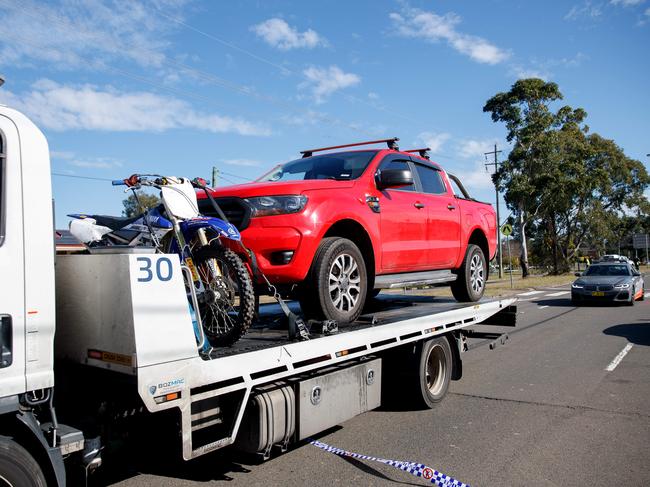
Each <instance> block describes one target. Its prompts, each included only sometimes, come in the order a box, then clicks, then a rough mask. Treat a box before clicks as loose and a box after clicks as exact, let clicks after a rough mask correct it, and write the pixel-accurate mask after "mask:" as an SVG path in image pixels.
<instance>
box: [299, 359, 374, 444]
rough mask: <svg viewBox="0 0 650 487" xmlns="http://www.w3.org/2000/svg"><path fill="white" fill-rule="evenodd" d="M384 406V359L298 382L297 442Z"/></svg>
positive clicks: (335, 370)
mask: <svg viewBox="0 0 650 487" xmlns="http://www.w3.org/2000/svg"><path fill="white" fill-rule="evenodd" d="M380 405H381V359H374V360H370V361H368V362H362V363H360V364H358V365H354V366H352V367H346V368H342V369H341V368H338V370H337V369H336V368H334V370H333V371H331V372H328V373H325V374H323V375H318V376H316V377H313V378H311V379H307V380H305V381H301V382H299V383H298V417H299V419H298V439H300V440H302V439H305V438H308V437H309V436H311V435H313V434H316V433H318V432H320V431H323V430H326V429H327V428H331V427H332V426H336V425H337V424H340V423H342V422H344V421H347V420H348V419H350V418H353V417H354V416H356V415H358V414H361V413H364V412H366V411H370V410H371V409H375V408H378V407H379V406H380Z"/></svg>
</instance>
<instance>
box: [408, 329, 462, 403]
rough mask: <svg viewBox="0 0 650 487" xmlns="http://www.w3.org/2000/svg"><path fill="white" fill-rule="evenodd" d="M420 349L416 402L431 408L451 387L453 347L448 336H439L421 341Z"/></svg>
mask: <svg viewBox="0 0 650 487" xmlns="http://www.w3.org/2000/svg"><path fill="white" fill-rule="evenodd" d="M418 350H419V352H420V353H419V360H417V358H418V357H417V356H416V365H417V367H418V368H417V371H416V372H417V386H416V388H415V391H414V396H415V402H416V404H417V405H419V406H424V407H426V408H429V409H431V408H432V407H434V406H435V405H436V404H438V403H439V402H440V401H442V399H443V398H444V397H445V395H446V394H447V390H448V389H449V382H450V381H451V372H452V370H451V369H452V366H453V365H452V364H453V357H452V355H451V347H450V345H449V341H448V340H447V338H446V337H437V338H433V339H431V340H428V341H426V342H423V343H421V344H420V345H419V347H418Z"/></svg>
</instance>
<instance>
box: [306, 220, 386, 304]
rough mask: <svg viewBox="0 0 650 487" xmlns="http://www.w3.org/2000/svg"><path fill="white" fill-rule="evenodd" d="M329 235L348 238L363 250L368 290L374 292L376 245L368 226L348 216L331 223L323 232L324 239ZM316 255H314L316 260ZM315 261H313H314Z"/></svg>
mask: <svg viewBox="0 0 650 487" xmlns="http://www.w3.org/2000/svg"><path fill="white" fill-rule="evenodd" d="M327 237H341V238H346V239H348V240H350V241H351V242H353V243H354V244H355V245H356V246H357V247H358V248H359V250H360V251H361V255H362V257H363V260H364V262H365V264H366V274H367V276H368V290H369V292H372V289H373V287H374V284H375V273H376V267H375V266H376V259H375V255H376V254H375V246H374V243H373V241H372V239H371V238H370V234H369V233H368V231H367V230H366V228H365V227H364V226H363V225H362V224H361V223H359V222H358V221H356V220H352V219H349V218H346V219H344V220H339V221H337V222H336V223H334V224H332V225H330V227H329V228H328V229H327V231H326V232H325V233H324V234H323V236H322V238H321V240H322V239H324V238H327ZM315 259H316V256H314V260H315ZM312 262H313V261H312Z"/></svg>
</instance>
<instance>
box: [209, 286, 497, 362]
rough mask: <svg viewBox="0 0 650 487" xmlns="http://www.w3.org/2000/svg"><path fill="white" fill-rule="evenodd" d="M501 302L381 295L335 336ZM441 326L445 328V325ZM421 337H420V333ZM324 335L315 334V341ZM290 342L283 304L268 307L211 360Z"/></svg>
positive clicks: (291, 304) (295, 308)
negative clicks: (243, 333) (246, 331)
mask: <svg viewBox="0 0 650 487" xmlns="http://www.w3.org/2000/svg"><path fill="white" fill-rule="evenodd" d="M498 301H499V300H497V299H488V298H484V299H482V300H480V301H479V302H477V303H459V302H457V301H456V300H454V299H452V298H444V297H443V298H441V297H434V296H426V295H416V294H380V295H379V296H377V297H375V298H374V299H373V300H372V303H370V305H369V306H366V310H365V313H364V314H363V315H362V316H360V317H359V319H358V320H357V321H355V322H354V323H349V324H343V325H339V331H338V333H336V334H335V335H334V336H341V335H345V334H346V333H349V332H352V331H358V330H364V329H370V328H375V329H376V328H379V327H384V326H390V325H394V324H397V323H403V322H405V321H410V320H417V321H422V320H430V321H431V322H432V323H433V322H434V321H437V320H436V315H438V314H439V313H445V312H448V311H454V310H460V309H464V310H467V309H468V308H474V307H475V306H476V305H484V304H488V303H496V302H498ZM288 304H289V307H290V308H291V310H292V311H293V312H294V313H300V306H299V305H298V303H296V302H289V303H288ZM441 318H442V317H441ZM464 321H467V323H464V324H469V321H468V320H467V318H465V319H464ZM473 321H476V320H473ZM440 324H441V325H443V326H444V323H440ZM436 331H438V330H436ZM407 335H408V334H407ZM417 335H420V333H418V334H417ZM324 336H325V335H320V334H315V333H312V334H311V340H315V339H319V338H322V337H324ZM290 343H297V342H296V341H295V340H290V339H289V338H288V336H287V327H286V320H285V319H284V314H283V313H282V310H281V309H280V307H279V305H277V304H265V305H262V306H261V307H260V319H259V320H258V322H257V323H255V324H253V326H252V327H251V329H250V330H249V331H248V333H247V334H246V335H244V337H242V338H241V339H240V340H239V341H238V342H236V343H235V344H234V345H233V346H231V347H225V348H219V349H215V350H213V351H212V353H211V354H210V358H211V359H216V358H222V357H228V356H232V355H238V354H242V353H248V352H254V351H259V350H264V349H267V348H272V347H277V346H281V345H287V344H290Z"/></svg>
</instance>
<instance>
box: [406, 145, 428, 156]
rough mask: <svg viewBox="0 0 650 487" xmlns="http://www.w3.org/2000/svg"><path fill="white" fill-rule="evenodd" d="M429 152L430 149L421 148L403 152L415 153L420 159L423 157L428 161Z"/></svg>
mask: <svg viewBox="0 0 650 487" xmlns="http://www.w3.org/2000/svg"><path fill="white" fill-rule="evenodd" d="M430 150H431V148H430V147H423V148H422V149H409V150H405V151H404V152H410V153H413V152H417V153H418V154H420V157H424V158H425V159H430V158H429V151H430Z"/></svg>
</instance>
